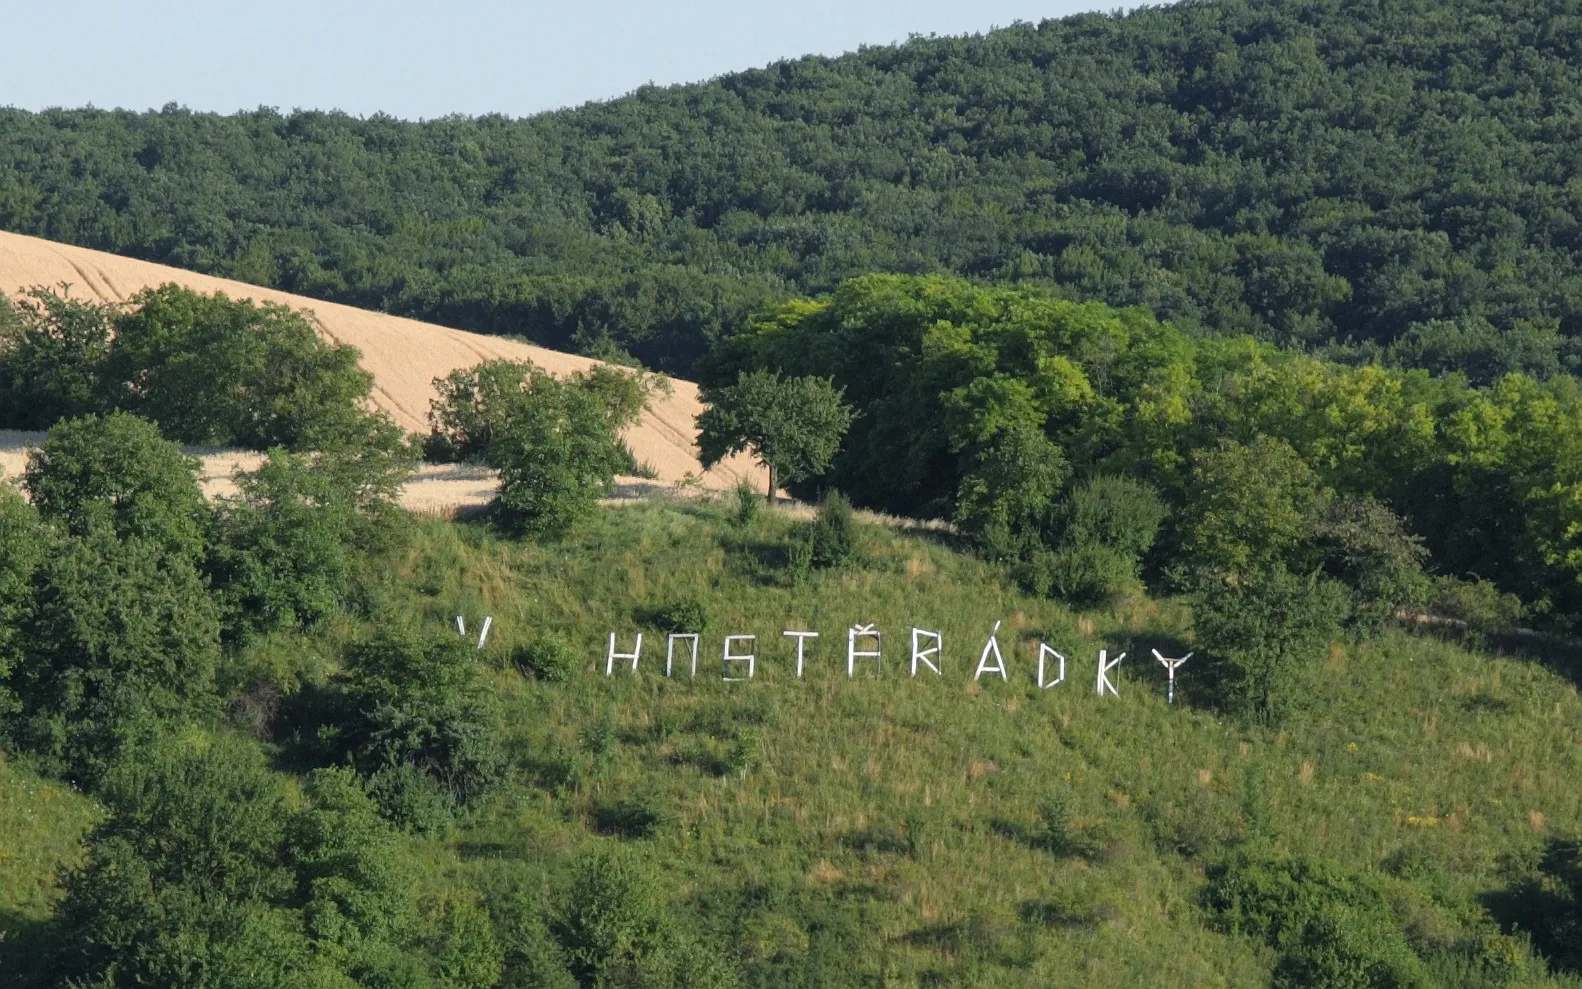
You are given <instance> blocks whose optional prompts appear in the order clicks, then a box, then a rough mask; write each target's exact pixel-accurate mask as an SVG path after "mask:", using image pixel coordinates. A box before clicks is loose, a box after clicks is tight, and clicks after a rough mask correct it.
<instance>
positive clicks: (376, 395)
mask: <svg viewBox="0 0 1582 989" xmlns="http://www.w3.org/2000/svg"><path fill="white" fill-rule="evenodd" d="M62 282H66V283H69V284H70V286H71V294H72V295H73V296H75V297H78V298H92V299H95V300H98V301H101V302H125V301H126V300H128V299H130V298H131V297H132V296H133V295H135V294H137V293H138V292H139V291H141V290H143V289H145V288H152V287H154V286H157V285H164V284H168V283H171V282H174V283H176V284H179V285H184V286H186V287H188V288H190V289H193V290H195V291H199V292H206V293H213V292H224V293H225V294H226V295H228V296H230V297H231V298H233V299H253V300H254V301H257V302H274V303H280V304H283V305H287V306H290V307H292V308H294V309H307V310H309V311H310V313H311V318H312V321H313V323H314V325H315V326H316V327H317V328H318V330H319V332H320V333H321V334H323V335H324V336H325V337H326V338H327V339H330V340H334V341H337V342H340V343H349V344H351V345H352V346H354V347H356V348H357V349H358V350H360V351H362V355H363V356H362V366H363V367H364V368H365V369H367V370H368V371H369V372H371V373H372V374H373V376H374V390H373V401H374V404H375V405H376V406H377V407H379V408H381V409H383V410H384V411H386V412H388V413H390V415H391V416H393V417H394V418H395V420H396V422H397V423H399V424H400V425H401V428H403V429H405V430H407V431H408V432H427V430H428V421H427V416H428V408H429V400H430V399H431V398H433V397H434V386H433V380H434V379H435V378H436V377H442V376H444V375H446V374H449V373H450V372H451V371H453V370H455V369H456V368H459V367H470V366H472V365H474V364H477V363H479V362H480V361H485V360H490V359H493V358H501V357H503V358H508V359H510V360H529V361H532V362H533V363H534V364H537V365H539V366H540V367H543V368H544V369H546V370H548V371H550V372H551V373H553V374H569V373H571V372H574V371H582V370H586V369H587V368H589V367H592V366H594V365H595V364H598V363H599V362H598V361H595V360H593V359H592V358H588V357H578V356H576V355H574V354H563V353H561V352H559V351H555V350H547V349H545V348H543V347H534V346H531V345H529V344H525V343H517V342H515V341H512V340H507V339H504V338H502V337H490V336H483V335H481V334H477V333H467V332H464V331H462V330H452V329H448V328H446V327H443V326H436V325H434V324H432V323H422V322H418V321H417V320H413V319H405V318H403V317H400V316H390V315H386V314H384V313H377V312H371V311H368V310H365V309H354V308H352V307H351V306H343V305H338V304H336V303H333V302H319V301H317V300H314V299H308V298H305V297H303V296H299V295H292V294H290V293H288V292H277V291H274V290H273V289H266V288H259V287H257V286H255V285H248V284H246V283H245V282H236V281H231V280H229V279H224V278H213V277H211V276H209V275H199V274H195V273H193V272H190V271H183V270H181V269H180V268H170V267H167V266H165V265H160V264H152V263H150V262H147V261H135V260H132V259H130V258H123V257H118V256H117V255H114V254H106V253H104V252H102V251H91V250H87V249H86V248H81V247H71V246H68V245H66V244H57V243H55V242H53V241H48V240H40V239H39V238H36V237H24V236H22V235H20V234H12V233H5V232H3V231H0V291H4V292H6V293H8V294H13V295H14V294H16V293H18V292H19V291H21V290H24V289H27V288H30V287H32V286H35V285H42V286H49V287H55V286H58V285H59V284H60V283H62ZM671 384H672V389H671V394H670V395H656V396H655V397H654V400H653V403H652V408H651V410H650V411H649V412H648V413H647V414H646V415H645V416H644V417H643V419H642V421H641V422H639V423H638V424H637V425H636V426H634V427H632V428H631V429H630V430H628V432H627V434H626V442H627V445H628V446H630V447H631V449H632V453H633V454H634V455H635V456H636V457H637V460H638V462H639V463H646V464H647V465H649V466H650V467H652V468H653V470H654V472H655V473H656V474H657V475H658V480H659V482H660V483H661V484H662V485H666V486H668V485H675V484H680V483H684V482H686V480H687V479H688V478H689V477H693V478H698V479H699V480H700V482H701V485H702V486H703V487H704V488H707V489H714V490H724V489H727V488H731V487H733V486H735V484H736V483H737V482H738V481H739V480H741V479H743V478H745V479H747V480H749V481H751V482H752V483H753V484H754V485H755V486H760V487H761V486H762V485H763V483H764V482H765V480H766V478H765V476H764V475H763V473H762V471H761V469H760V468H758V467H757V466H756V465H755V464H753V463H752V462H751V461H750V460H749V459H748V458H746V457H742V456H738V457H733V458H731V459H730V460H727V461H725V462H724V463H721V464H719V465H717V466H716V467H715V468H714V469H713V470H710V471H708V472H704V471H703V470H702V469H701V466H700V465H699V463H698V458H697V446H696V437H697V428H696V426H695V425H694V420H695V418H696V417H697V415H698V413H699V412H701V411H703V404H702V402H700V401H699V400H698V388H697V385H695V384H693V383H692V382H690V381H680V380H676V379H671ZM5 436H9V437H11V438H10V439H9V440H6V439H5V438H4V437H5ZM21 442H22V440H19V439H18V438H17V434H4V436H0V466H4V468H5V470H6V473H7V474H9V475H11V476H15V475H16V474H17V473H19V472H20V470H21V466H20V464H21V461H20V459H19V458H20V452H19V451H20V443H21ZM6 443H9V444H10V446H11V447H12V448H14V449H12V450H11V451H10V452H7V449H6V446H5V444H6ZM209 456H210V457H211V458H215V464H216V467H215V468H214V469H215V471H217V474H216V477H217V478H218V477H223V478H226V479H228V478H229V477H230V467H229V466H224V464H226V463H231V462H230V461H226V460H225V458H227V457H229V458H236V457H245V456H247V455H245V454H235V453H211V454H210V455H209ZM207 462H208V461H206V463H207ZM231 466H234V463H231ZM469 471H471V472H472V473H470V474H469V473H468V472H469ZM477 474H478V469H476V468H449V467H425V469H424V474H423V476H422V478H421V479H420V480H419V482H417V483H416V484H415V485H414V489H413V491H411V492H409V499H410V498H414V497H415V498H418V499H419V503H418V504H414V505H411V506H410V507H415V508H421V507H425V503H423V502H422V498H424V497H428V495H420V494H419V493H418V492H420V491H430V492H434V497H436V498H437V499H439V501H440V502H442V503H444V504H452V503H453V502H452V501H451V500H450V499H452V498H464V496H465V498H464V500H462V501H456V502H454V503H455V504H471V503H473V501H474V500H475V498H476V492H475V491H474V489H476V488H478V486H479V485H480V484H483V485H484V486H485V487H487V488H488V489H489V490H490V491H492V489H493V479H492V477H490V478H488V479H487V480H482V479H481V478H480V477H479V476H474V475H477ZM632 482H636V479H629V482H628V483H632ZM467 492H473V493H472V494H468V493H467ZM485 500H487V499H485Z"/></svg>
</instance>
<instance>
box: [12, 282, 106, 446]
mask: <svg viewBox="0 0 1582 989" xmlns="http://www.w3.org/2000/svg"><path fill="white" fill-rule="evenodd" d="M115 313H116V308H115V307H114V306H106V305H100V304H98V303H94V302H83V301H79V300H77V299H71V298H68V297H67V296H66V294H65V293H64V292H62V293H61V294H56V293H55V292H53V291H51V290H49V289H44V288H34V289H32V290H30V291H28V292H27V293H25V294H24V296H23V297H22V298H21V299H20V300H18V301H17V302H15V303H12V302H10V301H9V300H7V299H0V429H48V428H50V427H51V426H53V425H54V424H55V423H56V422H58V421H59V420H61V419H68V418H71V417H73V416H82V415H87V414H89V413H92V412H98V411H102V410H103V404H102V399H101V393H102V388H103V386H102V383H101V380H100V379H101V376H102V374H103V372H104V362H105V359H106V357H108V355H109V353H110V340H111V337H112V336H113V329H112V328H113V325H114V320H115Z"/></svg>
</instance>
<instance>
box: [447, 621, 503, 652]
mask: <svg viewBox="0 0 1582 989" xmlns="http://www.w3.org/2000/svg"><path fill="white" fill-rule="evenodd" d="M493 624H494V618H493V616H490V615H485V616H484V618H483V631H481V632H479V633H478V648H479V649H482V648H483V644H484V643H485V642H488V641H489V626H490V625H493ZM456 634H457V635H459V636H461V637H462V638H464V639H465V638H466V637H467V620H466V619H465V618H463V617H461V616H460V615H457V616H456Z"/></svg>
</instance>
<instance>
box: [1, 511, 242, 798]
mask: <svg viewBox="0 0 1582 989" xmlns="http://www.w3.org/2000/svg"><path fill="white" fill-rule="evenodd" d="M35 587H36V589H37V598H36V604H35V606H34V608H33V610H32V612H31V614H30V615H29V616H28V618H27V620H26V622H25V623H24V625H23V627H22V634H23V640H24V642H25V649H24V650H23V655H22V658H21V660H20V661H19V663H18V664H17V667H16V669H15V671H14V672H13V675H12V678H11V686H12V688H13V690H14V691H15V693H16V695H17V697H18V699H19V700H20V702H21V713H20V714H19V715H18V717H17V719H16V721H15V723H14V724H13V725H12V727H11V730H10V733H11V735H12V737H13V739H14V740H16V741H17V742H19V743H20V744H21V745H22V746H23V747H25V748H28V749H31V750H32V751H34V752H36V753H38V754H39V755H42V756H44V757H46V759H48V760H49V761H51V762H52V763H55V764H56V765H57V766H58V767H59V768H61V769H63V770H65V771H67V772H70V773H71V774H73V775H74V776H75V777H76V778H77V779H78V780H82V781H91V780H93V779H95V778H97V777H98V775H100V773H101V772H102V771H103V770H104V768H105V767H106V766H108V765H109V763H110V762H111V761H113V759H114V757H115V756H116V754H117V753H118V752H119V751H120V749H121V748H122V747H123V746H124V745H125V744H127V743H128V742H130V741H131V740H133V739H134V738H136V737H138V736H139V735H140V734H141V733H142V732H143V731H144V730H145V729H146V728H147V727H148V726H149V725H150V724H151V723H153V722H155V721H158V720H160V719H167V718H177V719H180V718H191V717H202V716H207V715H208V714H210V713H212V712H213V710H214V708H215V706H216V704H217V698H216V697H215V693H214V678H215V670H216V667H217V665H218V662H219V656H220V619H219V609H218V608H217V606H216V605H215V603H214V601H213V599H212V597H211V596H210V594H209V592H208V587H207V585H206V584H205V582H204V580H203V579H202V577H200V576H199V574H198V572H197V569H196V567H194V566H193V564H192V562H191V561H190V560H187V559H185V558H182V557H179V556H172V555H171V554H170V553H168V552H166V551H165V549H164V547H162V546H160V545H159V544H158V543H156V542H154V541H152V540H149V539H144V538H136V537H134V538H131V539H128V540H127V541H125V542H122V541H120V540H118V539H116V538H115V537H114V535H113V534H111V533H110V532H108V531H104V530H98V531H94V532H91V533H90V534H89V535H88V536H87V537H86V538H82V539H77V538H71V537H65V538H62V539H60V540H58V541H56V542H55V543H54V544H53V545H51V546H50V547H49V552H48V553H47V555H46V556H45V558H44V560H43V562H42V563H41V565H40V567H39V570H38V573H37V575H36V576H35Z"/></svg>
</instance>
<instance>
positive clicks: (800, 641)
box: [780, 629, 818, 680]
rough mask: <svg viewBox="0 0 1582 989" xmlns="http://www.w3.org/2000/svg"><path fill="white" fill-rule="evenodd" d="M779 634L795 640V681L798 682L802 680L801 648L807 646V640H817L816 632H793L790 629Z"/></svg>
mask: <svg viewBox="0 0 1582 989" xmlns="http://www.w3.org/2000/svg"><path fill="white" fill-rule="evenodd" d="M780 634H781V635H782V636H789V637H790V638H793V639H795V640H796V675H797V679H798V680H800V679H802V658H803V657H802V647H803V646H805V645H807V640H808V639H816V638H818V633H817V632H793V631H791V630H790V629H787V630H786V631H784V632H781V633H780Z"/></svg>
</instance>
